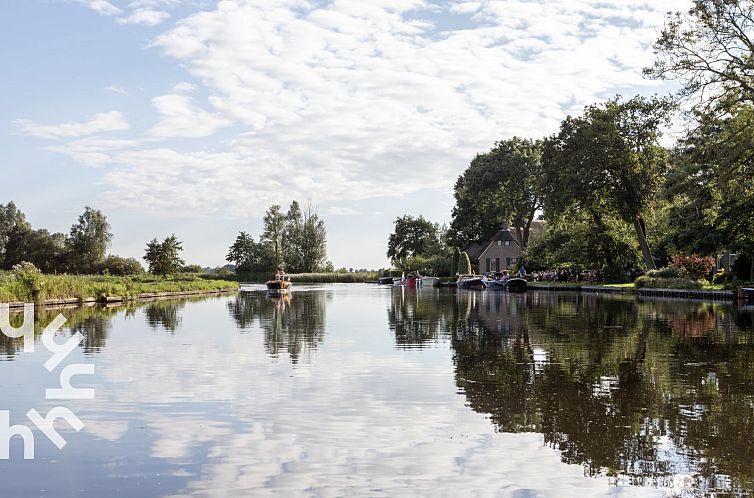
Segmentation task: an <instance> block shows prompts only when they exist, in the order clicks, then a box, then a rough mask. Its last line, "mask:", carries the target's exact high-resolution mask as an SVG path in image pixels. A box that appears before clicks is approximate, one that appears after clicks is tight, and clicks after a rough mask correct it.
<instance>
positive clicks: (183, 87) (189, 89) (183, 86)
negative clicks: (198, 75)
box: [173, 81, 196, 93]
mask: <svg viewBox="0 0 754 498" xmlns="http://www.w3.org/2000/svg"><path fill="white" fill-rule="evenodd" d="M195 91H196V85H192V84H191V83H187V82H185V81H182V82H180V83H178V84H177V85H175V86H174V87H173V92H182V93H194V92H195Z"/></svg>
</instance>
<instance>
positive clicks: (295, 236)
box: [283, 200, 307, 273]
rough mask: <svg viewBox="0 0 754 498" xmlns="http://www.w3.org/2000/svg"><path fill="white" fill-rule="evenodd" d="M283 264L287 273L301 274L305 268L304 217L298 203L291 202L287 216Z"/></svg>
mask: <svg viewBox="0 0 754 498" xmlns="http://www.w3.org/2000/svg"><path fill="white" fill-rule="evenodd" d="M283 241H284V243H283V263H284V265H285V269H286V271H288V272H290V273H299V272H301V271H303V268H304V261H303V258H304V245H305V242H306V241H307V239H306V238H305V236H304V215H303V214H302V213H301V208H300V207H299V204H298V201H295V200H294V201H293V202H291V205H290V207H289V208H288V212H287V213H286V215H285V227H284V228H283Z"/></svg>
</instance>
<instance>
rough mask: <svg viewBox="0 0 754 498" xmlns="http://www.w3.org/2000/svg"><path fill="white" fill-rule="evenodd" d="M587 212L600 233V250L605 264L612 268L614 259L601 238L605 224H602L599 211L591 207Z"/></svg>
mask: <svg viewBox="0 0 754 498" xmlns="http://www.w3.org/2000/svg"><path fill="white" fill-rule="evenodd" d="M589 212H590V213H591V215H592V219H593V220H594V225H595V226H596V227H597V230H598V232H599V234H600V250H601V251H602V256H603V257H604V258H605V264H606V265H607V266H608V267H609V268H612V267H613V266H615V259H614V258H613V255H612V254H611V253H610V251H609V250H608V249H607V248H606V247H605V241H604V240H603V235H604V233H605V226H604V225H603V224H602V216H600V215H599V213H598V212H597V211H596V210H594V209H593V208H590V209H589Z"/></svg>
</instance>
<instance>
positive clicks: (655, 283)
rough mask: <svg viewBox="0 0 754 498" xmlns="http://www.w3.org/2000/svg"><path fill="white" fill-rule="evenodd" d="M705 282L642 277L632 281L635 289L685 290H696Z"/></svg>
mask: <svg viewBox="0 0 754 498" xmlns="http://www.w3.org/2000/svg"><path fill="white" fill-rule="evenodd" d="M705 283H707V282H706V280H702V281H700V280H688V279H685V278H654V277H650V276H648V275H643V276H641V277H639V278H637V279H636V280H635V281H634V286H635V287H636V288H637V289H641V288H648V289H686V290H698V289H701V288H702V287H704V284H705Z"/></svg>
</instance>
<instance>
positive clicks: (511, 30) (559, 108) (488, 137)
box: [0, 0, 687, 268]
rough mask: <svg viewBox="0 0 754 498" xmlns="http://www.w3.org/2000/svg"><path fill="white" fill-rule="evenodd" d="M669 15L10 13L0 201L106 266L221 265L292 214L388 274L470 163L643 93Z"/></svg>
mask: <svg viewBox="0 0 754 498" xmlns="http://www.w3.org/2000/svg"><path fill="white" fill-rule="evenodd" d="M686 6H687V2H686V1H681V0H677V1H676V0H673V1H670V2H662V3H661V5H655V3H654V2H646V3H640V2H633V1H627V0H583V1H578V2H577V1H572V0H530V1H522V0H511V1H509V0H499V1H478V2H465V1H449V2H432V1H421V0H372V1H368V2H367V1H352V0H335V1H331V2H327V1H316V2H311V1H306V0H277V1H261V0H248V1H244V0H232V1H231V0H229V1H223V2H216V1H209V0H206V1H201V0H198V1H189V0H123V1H118V0H111V1H106V0H24V1H8V2H2V3H0V39H1V40H0V41H2V43H1V44H0V54H2V55H1V57H2V62H3V68H4V71H3V77H2V78H0V90H2V95H3V99H2V106H0V151H1V152H0V154H2V156H1V159H0V168H1V171H2V173H3V179H4V180H3V182H2V183H1V184H0V185H2V187H1V188H0V202H7V201H9V200H13V201H15V202H16V204H18V205H19V207H20V208H21V209H22V210H23V211H24V212H25V213H26V214H27V217H28V218H29V220H30V221H31V223H32V224H33V225H34V226H35V227H45V228H48V229H50V230H52V231H64V232H65V231H67V230H68V228H69V227H70V225H71V224H72V223H73V222H74V221H75V218H76V217H77V216H78V214H79V213H80V212H81V211H83V208H84V206H86V205H91V206H94V207H97V208H99V209H102V210H103V211H104V212H105V213H106V214H107V216H108V218H109V220H110V222H111V224H112V226H113V231H114V233H115V238H114V240H113V246H112V248H111V252H113V253H115V254H121V255H124V256H134V257H141V256H142V255H143V248H144V245H145V243H146V242H147V241H148V240H150V239H151V238H153V237H155V236H157V237H165V236H167V235H170V234H171V233H176V234H177V235H178V237H179V238H180V239H181V240H183V241H184V249H185V250H184V258H185V259H186V261H187V262H191V263H199V264H201V265H212V266H214V265H219V264H223V263H224V255H225V253H226V251H227V247H228V246H229V245H230V244H231V243H232V241H233V239H234V237H235V235H236V233H237V232H238V231H239V230H246V231H248V232H251V233H253V234H254V235H255V236H256V235H258V234H259V232H260V229H261V215H262V214H263V212H264V210H265V209H266V208H267V207H268V206H269V205H270V204H273V203H277V204H281V205H283V206H284V207H285V206H287V204H288V203H290V200H291V199H298V200H299V201H300V202H302V203H310V204H311V205H313V206H314V207H316V208H317V210H318V211H319V213H320V214H321V215H322V217H323V218H324V219H325V221H326V223H327V226H328V235H329V244H328V252H329V256H330V259H332V261H333V263H334V264H335V266H337V267H340V266H345V267H369V268H379V267H383V266H387V261H386V259H385V251H386V240H387V236H388V234H389V233H390V231H391V227H392V222H393V220H394V219H395V218H396V217H397V216H399V215H402V214H413V215H418V214H423V215H424V216H425V217H427V218H429V219H431V220H433V221H437V222H440V223H442V222H448V221H449V219H450V212H451V209H452V203H453V200H452V185H453V183H454V181H455V179H456V177H457V176H458V175H459V174H460V173H461V172H462V171H463V169H464V168H465V167H466V165H467V164H468V162H469V161H470V160H471V158H473V156H474V154H475V153H476V152H481V151H484V150H486V149H489V148H490V147H491V146H492V144H493V142H494V141H495V140H499V139H503V138H507V137H510V136H512V135H514V134H517V135H521V136H528V137H533V138H538V137H542V136H545V135H548V134H551V133H553V132H555V131H556V130H557V127H558V124H559V122H560V120H562V119H563V118H564V117H565V116H566V115H567V114H569V113H571V114H573V113H578V112H579V111H580V109H582V108H583V106H585V105H588V104H591V103H594V102H598V101H601V100H604V99H605V98H609V97H611V96H612V95H614V94H616V93H620V94H623V95H633V94H636V93H641V94H652V93H655V92H664V91H666V90H667V86H666V85H662V84H660V83H658V82H653V81H647V80H644V79H642V77H641V68H642V67H644V66H646V65H648V64H650V63H651V61H652V53H651V43H652V42H653V41H654V39H655V38H656V36H657V30H658V29H659V26H661V24H662V20H663V15H664V13H665V12H666V11H668V10H678V9H683V8H685V7H686Z"/></svg>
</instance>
